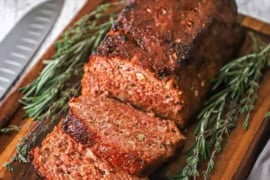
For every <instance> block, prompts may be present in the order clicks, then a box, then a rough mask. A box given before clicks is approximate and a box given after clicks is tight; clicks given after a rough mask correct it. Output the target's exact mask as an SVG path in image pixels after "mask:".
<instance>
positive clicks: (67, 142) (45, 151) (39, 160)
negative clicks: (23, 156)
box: [30, 126, 141, 180]
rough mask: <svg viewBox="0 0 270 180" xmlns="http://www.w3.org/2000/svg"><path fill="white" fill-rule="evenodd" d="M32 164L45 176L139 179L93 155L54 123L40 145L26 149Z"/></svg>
mask: <svg viewBox="0 0 270 180" xmlns="http://www.w3.org/2000/svg"><path fill="white" fill-rule="evenodd" d="M30 156H31V159H32V164H33V166H34V168H35V169H36V170H37V172H38V174H39V175H40V176H41V177H43V178H44V179H48V180H64V179H89V180H90V179H91V180H139V179H141V178H137V177H135V176H130V175H128V174H127V173H126V172H124V171H122V170H119V169H117V168H115V167H113V166H111V165H110V164H109V163H108V162H106V161H103V160H101V159H99V158H98V157H96V156H95V155H94V154H93V152H92V151H91V150H90V148H87V147H84V146H83V145H81V144H79V143H77V142H76V141H75V140H73V139H72V138H71V137H70V136H69V135H67V134H65V133H64V131H63V129H62V127H60V126H58V127H56V128H55V129H54V130H53V131H52V132H51V133H50V134H49V135H48V136H47V137H46V138H45V139H44V140H43V142H42V145H41V147H40V148H34V149H32V150H31V151H30Z"/></svg>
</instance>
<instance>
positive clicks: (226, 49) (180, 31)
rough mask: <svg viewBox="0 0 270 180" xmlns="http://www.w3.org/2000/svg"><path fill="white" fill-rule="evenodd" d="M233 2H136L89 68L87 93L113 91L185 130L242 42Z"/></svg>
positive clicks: (113, 94)
mask: <svg viewBox="0 0 270 180" xmlns="http://www.w3.org/2000/svg"><path fill="white" fill-rule="evenodd" d="M236 16H237V13H236V7H235V3H234V1H233V0H222V1H216V0H201V1H187V0H158V1H157V0H149V1H143V0H129V1H128V3H127V5H126V7H125V8H124V10H123V11H122V13H121V15H120V16H119V18H118V19H117V21H116V22H115V23H114V25H113V27H112V28H111V30H110V32H109V33H108V35H107V36H106V37H105V39H104V41H103V42H102V43H101V45H100V46H99V48H98V49H97V51H96V52H95V53H94V54H93V55H92V56H91V57H90V61H89V63H88V64H87V65H86V66H85V75H84V77H83V80H82V94H83V95H99V94H102V93H104V94H107V95H108V96H110V97H113V98H117V99H119V100H121V101H123V102H128V103H130V104H132V105H133V106H135V107H137V108H140V109H141V110H143V111H146V112H154V113H155V114H156V115H158V116H161V117H165V118H169V119H173V120H174V121H175V122H176V123H177V124H178V125H179V126H180V127H183V126H184V125H185V124H186V123H187V122H188V120H189V119H190V117H191V116H192V115H193V114H194V112H196V111H197V110H198V108H199V107H200V106H201V104H202V101H203V99H204V97H205V96H206V93H207V90H208V89H209V83H210V81H211V80H212V79H213V78H214V77H215V76H216V74H217V72H218V71H219V69H220V67H221V66H222V65H223V64H224V63H225V62H227V61H228V60H229V59H231V58H232V57H233V56H234V55H235V53H236V51H237V49H238V47H239V46H240V44H241V41H242V39H243V38H242V37H243V36H242V34H243V33H242V30H241V29H240V28H239V27H238V25H237V24H236Z"/></svg>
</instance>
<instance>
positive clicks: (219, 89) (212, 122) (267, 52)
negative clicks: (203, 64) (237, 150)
mask: <svg viewBox="0 0 270 180" xmlns="http://www.w3.org/2000/svg"><path fill="white" fill-rule="evenodd" d="M251 39H252V40H253V45H254V46H253V50H252V52H251V53H250V54H248V55H245V56H243V57H240V58H237V59H235V60H233V61H231V62H229V63H228V64H226V65H225V66H224V67H223V68H222V69H221V70H220V73H219V75H218V76H217V78H216V79H215V80H214V83H213V89H212V94H213V96H211V97H210V98H209V99H208V101H206V103H205V104H204V108H203V110H202V112H201V113H200V114H199V115H198V121H199V123H198V125H197V127H196V130H195V142H194V144H193V146H192V148H191V149H190V152H189V154H188V155H187V159H186V164H185V166H184V168H183V169H182V170H181V171H180V172H179V173H178V174H177V175H176V176H174V177H171V179H190V178H193V179H196V178H197V177H199V176H201V175H203V177H204V179H208V178H209V175H210V173H211V172H212V171H213V170H214V168H215V160H216V155H217V154H218V153H220V152H221V151H222V143H223V140H224V138H226V136H229V134H230V133H231V131H232V130H233V128H234V127H235V126H236V124H237V120H238V119H239V116H240V115H242V116H244V118H245V120H244V122H243V128H244V129H247V128H248V124H249V119H250V115H251V113H252V111H253V110H254V104H255V102H256V99H257V96H258V95H257V94H258V90H259V83H260V80H261V78H262V76H263V70H264V69H266V68H267V67H269V65H270V44H269V45H266V44H264V43H263V42H262V41H260V40H259V39H258V38H256V37H255V36H254V35H253V34H251ZM266 116H269V117H270V114H267V115H266ZM202 162H206V168H205V169H204V170H203V172H202V174H200V172H199V170H198V168H199V166H200V165H201V163H202Z"/></svg>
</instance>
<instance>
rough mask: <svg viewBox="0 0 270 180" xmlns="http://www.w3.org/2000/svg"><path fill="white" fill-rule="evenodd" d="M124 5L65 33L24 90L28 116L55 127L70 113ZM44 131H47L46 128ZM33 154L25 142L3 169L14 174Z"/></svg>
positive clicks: (99, 11) (108, 7)
mask: <svg viewBox="0 0 270 180" xmlns="http://www.w3.org/2000/svg"><path fill="white" fill-rule="evenodd" d="M124 2H125V1H120V2H113V3H106V4H101V5H99V6H98V7H97V8H96V9H95V10H94V11H92V12H91V13H90V14H88V15H86V16H84V17H82V18H81V19H80V20H79V21H78V22H77V23H75V25H74V26H72V27H71V28H69V29H67V30H66V31H65V32H64V34H63V36H62V38H61V39H60V40H59V41H57V42H56V43H55V47H56V53H55V55H54V56H53V58H52V59H51V60H48V61H45V64H46V67H45V68H44V69H43V71H42V72H41V73H40V75H39V76H38V77H37V78H36V79H35V80H34V81H33V82H32V83H31V84H29V85H27V86H25V87H23V88H22V92H23V93H24V96H23V98H22V99H21V103H22V104H23V106H24V107H23V108H24V110H25V113H26V116H28V117H31V118H32V119H34V120H44V119H47V118H51V119H52V121H51V123H53V122H54V120H55V118H56V117H58V115H59V113H63V112H65V111H66V110H67V108H68V106H67V104H68V100H69V99H70V98H71V97H73V96H76V95H78V94H79V93H80V86H81V85H80V79H81V77H82V74H83V66H84V64H85V63H86V62H87V61H88V57H89V55H90V54H91V52H92V51H93V50H95V48H96V47H97V46H98V45H99V43H100V42H101V40H102V39H103V37H104V36H105V34H106V33H107V32H108V31H109V29H110V27H111V25H112V23H113V22H114V19H115V18H116V16H117V13H118V12H119V11H120V10H121V8H122V6H123V5H124ZM42 130H44V131H46V126H45V127H43V129H42ZM3 131H4V132H6V131H7V129H6V130H3ZM28 139H29V138H28ZM36 139H37V136H36V135H33V137H32V138H31V141H30V144H33V143H34V142H35V141H36ZM29 150H30V145H29V143H27V139H26V138H23V139H22V141H21V142H20V143H19V144H18V145H17V146H16V153H15V155H14V156H13V157H12V158H11V160H10V161H9V162H7V163H5V164H4V165H3V166H5V167H7V168H8V170H9V171H13V170H14V169H13V166H12V164H13V163H14V162H15V161H18V162H21V163H27V162H28V160H27V155H28V151H29Z"/></svg>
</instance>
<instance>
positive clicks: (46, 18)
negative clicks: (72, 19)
mask: <svg viewBox="0 0 270 180" xmlns="http://www.w3.org/2000/svg"><path fill="white" fill-rule="evenodd" d="M63 4H64V0H50V1H46V2H44V3H42V4H40V5H38V6H37V7H35V8H34V9H32V10H31V11H30V12H28V13H27V14H26V15H25V16H24V17H23V18H22V19H21V20H19V22H18V23H17V24H16V25H15V26H14V28H13V29H12V30H11V31H10V32H9V34H8V35H7V36H6V37H5V38H4V40H3V41H2V43H1V44H0V101H1V100H2V99H3V98H4V96H5V94H7V92H8V91H9V90H10V88H11V87H12V86H13V85H14V83H15V82H16V81H17V79H18V78H19V76H20V75H21V74H22V73H23V71H24V70H25V68H26V66H27V65H28V63H29V62H30V61H31V59H32V58H33V56H34V54H35V53H36V51H37V50H38V49H39V47H40V45H41V43H42V42H43V41H44V39H45V37H46V36H47V34H48V33H49V31H50V30H51V28H52V26H53V25H54V23H55V21H56V19H57V18H58V16H59V14H60V12H61V9H62V7H63Z"/></svg>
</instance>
